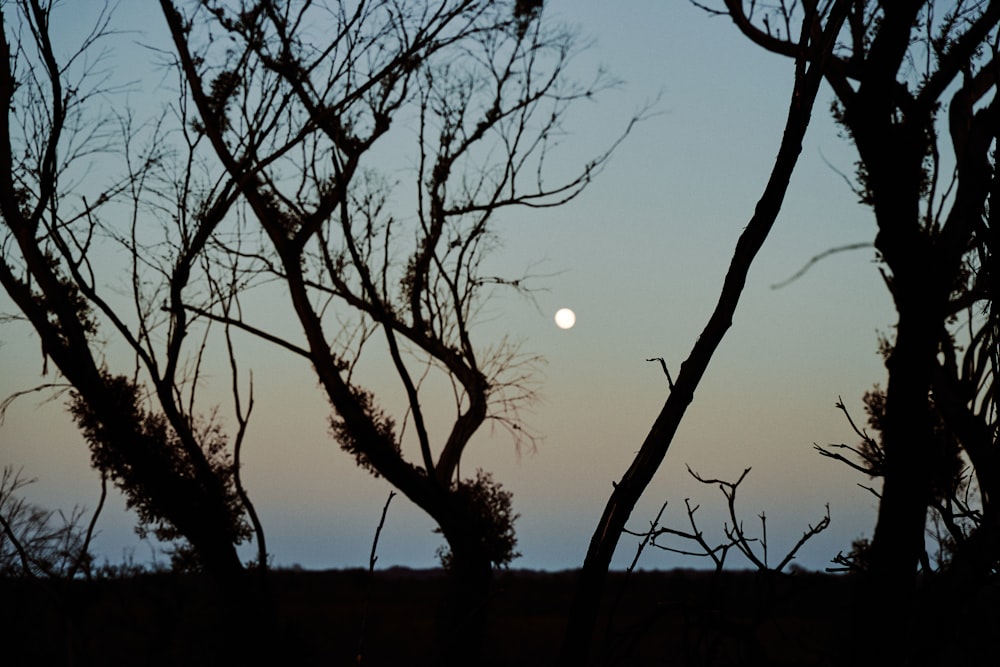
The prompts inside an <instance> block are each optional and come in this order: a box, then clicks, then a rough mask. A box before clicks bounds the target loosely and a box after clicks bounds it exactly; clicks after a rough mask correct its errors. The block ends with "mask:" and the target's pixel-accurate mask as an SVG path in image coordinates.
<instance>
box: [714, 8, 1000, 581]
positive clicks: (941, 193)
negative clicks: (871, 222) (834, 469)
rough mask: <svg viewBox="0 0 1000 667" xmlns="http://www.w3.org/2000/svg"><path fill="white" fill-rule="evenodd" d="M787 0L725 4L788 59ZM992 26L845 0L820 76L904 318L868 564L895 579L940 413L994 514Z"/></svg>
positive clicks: (917, 529)
mask: <svg viewBox="0 0 1000 667" xmlns="http://www.w3.org/2000/svg"><path fill="white" fill-rule="evenodd" d="M793 4H794V3H785V2H781V3H778V6H777V7H776V8H775V9H774V10H773V11H772V10H763V9H762V10H758V11H756V13H754V5H753V3H750V4H747V3H742V2H726V3H725V10H720V11H722V12H723V13H726V14H728V15H729V16H730V17H731V18H732V19H733V21H734V22H735V23H736V25H737V26H738V27H739V29H740V30H741V32H743V34H744V35H746V36H747V37H748V38H750V39H751V40H753V41H754V42H755V43H756V44H759V45H761V46H762V47H764V48H766V49H768V50H770V51H773V52H775V53H780V54H783V55H788V56H793V55H796V54H797V53H798V50H797V48H796V45H795V43H794V42H793V41H791V40H790V39H789V38H788V32H787V31H788V24H787V23H784V24H783V23H781V19H780V16H781V14H782V13H784V14H785V15H786V16H787V15H789V14H790V13H791V11H792V10H793ZM998 22H1000V5H998V3H996V2H962V3H954V4H953V3H935V2H911V3H898V4H894V5H891V6H885V5H883V4H882V3H875V2H858V3H854V5H853V6H852V7H851V13H850V17H849V19H848V22H847V26H848V30H847V32H846V35H845V39H844V43H843V44H842V45H841V47H840V48H839V49H838V52H837V53H836V55H835V58H834V61H833V65H832V66H831V67H830V68H829V70H828V72H827V74H826V78H827V81H828V82H829V84H830V86H831V88H832V89H833V91H834V93H835V95H836V99H837V102H836V104H835V106H834V114H835V117H836V119H837V121H838V122H839V123H840V124H841V125H842V126H843V127H844V129H845V130H846V131H847V134H848V137H849V138H850V140H851V141H852V143H853V144H854V145H855V147H856V148H857V150H858V163H857V174H856V191H857V194H858V196H859V199H860V200H861V202H862V203H864V204H865V205H867V206H869V207H871V209H872V211H873V212H874V214H875V221H876V223H877V226H878V233H877V235H876V237H875V247H876V249H877V250H878V251H879V256H880V259H881V261H882V262H883V265H884V267H885V268H884V275H885V280H886V284H887V286H888V288H889V291H890V293H891V295H892V298H893V301H894V303H895V307H896V311H897V314H898V321H897V324H896V328H895V336H894V338H893V339H892V340H891V341H890V342H889V343H888V345H887V346H886V352H887V354H886V368H887V370H888V384H887V386H886V389H885V397H884V411H883V413H882V414H881V415H880V417H879V426H880V430H881V434H882V439H883V447H884V450H885V462H884V486H883V489H882V500H881V503H880V508H879V519H878V525H877V526H876V530H875V535H874V537H873V540H872V546H871V548H872V552H871V559H872V561H871V565H872V569H873V571H874V572H875V573H877V574H879V575H880V576H882V577H886V578H893V579H897V580H898V581H899V582H900V583H901V584H904V585H908V582H909V583H912V580H913V579H912V578H913V575H914V573H915V572H916V565H917V562H918V561H919V559H920V556H921V554H922V553H923V551H924V526H925V523H926V513H927V507H928V505H929V504H930V503H931V502H932V499H933V498H934V496H935V491H936V487H937V485H938V478H939V471H940V470H941V469H942V468H947V467H948V465H947V459H948V458H949V456H951V455H952V453H951V452H950V447H949V445H948V442H947V441H948V439H947V438H941V437H940V428H939V427H938V423H939V420H940V419H943V420H944V421H945V422H946V423H947V428H948V429H949V431H950V433H951V435H952V436H954V437H955V438H957V440H958V441H959V442H960V444H961V447H962V449H963V451H964V452H965V454H966V455H967V456H968V457H969V459H970V460H971V461H972V464H973V466H974V467H975V470H976V475H977V478H978V480H979V483H980V484H981V485H982V492H983V499H984V502H985V505H984V508H983V511H984V513H985V514H988V515H989V516H990V517H991V519H990V520H989V521H986V522H985V523H984V529H985V528H986V527H987V526H990V525H995V519H993V518H992V517H993V516H994V515H995V512H996V511H995V509H994V508H993V507H992V504H991V502H990V498H991V497H992V498H995V497H996V496H995V484H996V482H995V481H994V480H995V479H996V460H995V457H996V453H995V450H996V413H995V403H994V402H993V380H992V377H993V375H992V374H993V372H994V371H995V369H996V314H995V311H994V309H993V303H992V301H993V295H994V293H995V270H994V269H993V268H992V264H993V261H994V260H993V248H994V247H995V239H996V233H997V232H996V225H995V218H994V216H995V211H994V209H995V207H994V206H991V205H990V204H991V197H992V196H993V194H994V193H995V192H996V191H997V178H996V171H995V162H994V157H995V154H994V151H995V142H996V138H997V131H998V130H997V128H998V127H1000V125H998V122H997V121H998V115H997V114H998V113H1000V106H998V104H1000V102H998V101H997V97H996V90H997V82H998V69H997V61H996V55H997V51H996V45H995V38H996V35H997V27H998ZM943 109H946V110H947V114H946V115H947V117H946V118H942V114H941V111H942V110H943ZM993 530H995V529H993V528H990V529H988V531H989V532H992V531H993Z"/></svg>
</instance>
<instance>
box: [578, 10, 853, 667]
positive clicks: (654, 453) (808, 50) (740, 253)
mask: <svg viewBox="0 0 1000 667" xmlns="http://www.w3.org/2000/svg"><path fill="white" fill-rule="evenodd" d="M849 4H850V3H849V2H846V1H844V2H834V3H828V4H827V5H824V8H823V10H822V11H821V10H820V8H819V7H817V6H815V4H814V3H807V8H806V10H805V16H804V17H803V18H802V20H801V27H800V29H799V30H798V31H797V32H796V35H797V38H796V41H795V42H794V45H795V55H796V66H795V85H794V88H793V91H792V99H791V101H790V105H789V110H788V115H787V117H786V121H785V130H784V135H783V137H782V140H781V146H780V147H779V149H778V155H777V157H776V158H775V161H774V167H773V168H772V171H771V175H770V177H769V179H768V182H767V185H766V186H765V189H764V193H763V194H762V195H761V198H760V199H759V200H758V203H757V207H756V209H755V212H754V215H753V217H752V218H751V219H750V222H749V223H748V224H747V226H746V228H745V229H744V231H743V234H742V235H741V236H740V238H739V241H738V242H737V245H736V250H735V251H734V253H733V257H732V260H731V261H730V265H729V270H728V272H727V273H726V278H725V281H724V283H723V287H722V291H721V293H720V295H719V300H718V302H717V303H716V306H715V309H714V311H713V312H712V315H711V316H710V318H709V321H708V323H707V324H706V325H705V327H704V329H703V330H702V332H701V335H700V336H699V338H698V340H697V342H696V343H695V344H694V346H693V347H692V349H691V352H690V354H689V355H688V358H687V359H686V360H685V361H684V362H683V363H682V364H681V367H680V370H679V371H678V373H677V377H676V378H675V379H671V378H670V375H669V373H667V377H668V382H669V384H670V393H669V395H668V396H667V399H666V402H665V403H664V405H663V408H662V409H661V410H660V413H659V415H658V416H657V418H656V420H655V421H654V422H653V425H652V427H651V429H650V431H649V434H648V435H647V436H646V438H645V440H644V441H643V443H642V446H641V448H640V449H639V452H638V454H637V455H636V456H635V458H634V459H633V460H632V463H631V465H630V466H629V468H628V470H627V471H626V472H625V474H624V475H623V476H622V477H621V479H620V480H619V481H618V482H617V483H616V484H615V485H614V491H613V492H612V493H611V496H610V498H609V499H608V502H607V504H606V505H605V509H604V513H603V515H602V516H601V518H600V520H599V521H598V524H597V528H596V530H595V531H594V534H593V537H592V538H591V541H590V546H589V548H588V550H587V556H586V559H585V561H584V564H583V568H582V570H581V573H580V579H579V583H578V585H577V590H576V595H575V598H574V604H573V609H572V611H571V614H570V621H569V627H568V630H567V632H566V637H565V641H564V645H563V651H562V657H561V660H562V664H564V665H582V664H587V660H588V655H589V652H590V645H591V642H592V638H593V632H594V625H595V623H596V620H597V613H598V607H599V605H600V601H601V594H602V591H603V589H604V583H605V580H606V578H607V572H608V567H609V565H610V563H611V558H612V556H613V555H614V551H615V548H616V547H617V545H618V540H619V539H620V537H621V534H622V532H623V530H624V529H625V525H626V522H627V521H628V518H629V515H630V514H631V512H632V510H633V509H634V508H635V505H636V503H637V502H638V501H639V498H640V496H641V495H642V493H643V491H644V490H645V489H646V487H647V486H648V485H649V482H650V481H651V480H652V478H653V475H654V474H655V472H656V470H657V469H658V468H659V466H660V464H661V463H662V461H663V458H664V457H665V456H666V454H667V450H668V449H669V448H670V444H671V442H672V441H673V437H674V434H675V433H676V432H677V427H678V426H679V425H680V422H681V420H682V419H683V418H684V413H685V412H686V410H687V407H688V406H689V405H690V404H691V401H693V400H694V391H695V389H696V388H697V386H698V384H699V383H700V382H701V378H702V376H703V375H704V373H705V371H706V369H707V368H708V364H709V362H710V361H711V359H712V355H713V354H714V353H715V350H716V348H717V347H718V345H719V343H720V342H721V341H722V338H723V337H724V336H725V334H726V332H727V331H728V330H729V327H730V325H731V324H732V317H733V313H734V312H735V311H736V307H737V305H738V304H739V299H740V295H741V293H742V291H743V287H744V285H745V283H746V277H747V273H748V271H749V269H750V265H751V264H752V262H753V260H754V258H755V257H756V255H757V252H758V251H759V250H760V248H761V246H762V245H763V243H764V241H765V239H766V238H767V235H768V233H769V232H770V230H771V227H772V225H773V224H774V221H775V218H777V215H778V212H779V211H780V209H781V204H782V201H783V200H784V196H785V192H786V191H787V189H788V183H789V180H790V178H791V175H792V172H793V170H794V168H795V164H796V162H797V160H798V156H799V153H800V152H801V149H802V139H803V137H804V136H805V132H806V129H807V127H808V125H809V121H810V118H811V116H812V109H813V103H814V102H815V100H816V95H817V92H818V90H819V86H820V83H821V82H822V80H823V76H824V74H825V68H826V67H827V66H828V64H829V63H830V61H831V60H830V59H831V54H832V51H833V48H834V46H835V44H836V40H837V38H838V36H839V34H840V26H841V24H842V23H843V21H844V20H845V19H846V16H847V9H848V7H847V6H848V5H849ZM824 23H825V25H824ZM664 369H665V370H666V363H664Z"/></svg>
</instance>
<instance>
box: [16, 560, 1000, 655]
mask: <svg viewBox="0 0 1000 667" xmlns="http://www.w3.org/2000/svg"><path fill="white" fill-rule="evenodd" d="M574 574H575V573H572V572H565V573H554V574H553V573H537V572H528V571H509V572H501V573H499V574H498V577H497V581H496V585H495V593H494V596H493V601H492V607H491V630H490V634H489V636H488V637H487V640H486V650H485V653H486V657H487V660H486V661H479V662H476V663H470V664H490V665H551V664H554V661H555V657H556V655H557V654H558V650H559V644H560V641H561V639H562V634H563V630H564V626H565V618H566V611H567V609H568V608H569V605H570V602H571V596H572V590H573V582H574ZM270 578H271V590H272V591H273V601H274V604H273V610H274V611H273V615H272V616H271V617H269V618H268V619H267V620H266V622H263V623H260V624H259V625H258V626H257V627H251V626H252V623H248V622H246V620H245V619H243V620H240V619H239V616H240V613H241V610H240V609H239V608H236V609H234V608H233V606H231V605H230V606H225V605H223V604H221V599H220V597H219V596H218V595H217V594H216V593H214V591H213V589H212V588H211V586H210V585H209V584H208V583H207V582H206V581H204V580H202V579H200V578H198V577H193V576H176V575H167V574H151V575H146V576H140V577H136V578H132V579H126V580H110V581H95V582H85V581H73V582H39V581H31V580H6V581H3V580H0V601H2V604H0V608H2V612H0V614H2V615H0V636H2V637H3V638H4V639H3V643H2V647H3V648H2V653H0V665H5V666H7V667H13V666H14V665H208V664H212V665H225V664H233V663H234V662H237V661H239V660H245V659H246V658H248V657H249V658H252V657H254V656H255V655H256V656H257V657H260V655H259V654H258V647H259V646H262V645H263V644H262V642H266V641H268V642H273V645H274V646H275V647H276V649H275V651H276V654H277V656H278V657H279V658H280V660H279V661H278V662H277V663H276V664H288V665H319V664H322V665H357V664H362V665H424V664H433V656H434V654H435V640H436V638H437V635H436V632H437V631H436V625H435V619H436V617H437V615H438V610H439V606H440V599H441V595H442V589H443V586H442V583H443V579H442V576H441V574H440V573H439V572H437V571H412V570H405V569H398V570H397V569H393V570H387V571H383V572H378V573H376V575H375V577H374V578H371V577H370V576H369V574H368V572H366V571H361V570H357V571H353V570H352V571H329V572H292V571H277V572H273V573H271V575H270ZM859 600H860V598H859V596H858V595H857V593H856V582H855V581H854V580H853V579H851V578H848V577H846V576H836V575H819V574H807V573H798V574H796V575H793V576H790V577H788V576H785V577H781V578H774V577H768V578H763V577H762V576H761V575H758V574H756V573H726V574H724V575H723V576H721V577H715V576H713V575H712V574H711V573H705V572H692V571H672V572H636V573H633V574H632V575H631V576H630V577H628V578H626V576H625V575H624V574H614V575H613V576H612V579H611V582H610V585H609V587H608V596H607V605H606V608H605V614H604V616H603V617H602V619H601V623H600V626H599V631H598V633H597V638H598V643H597V646H596V651H595V656H596V662H595V664H601V665H605V664H606V665H664V664H670V665H735V664H747V665H756V664H774V665H852V664H856V663H857V662H858V657H859V656H860V655H863V654H864V652H865V650H866V649H865V646H866V645H867V643H868V642H869V641H870V640H872V639H873V638H875V637H877V636H878V635H879V633H880V630H879V629H878V628H870V627H869V628H863V627H862V628H860V630H861V631H859V624H858V622H857V620H856V619H857V614H856V613H855V611H856V610H857V608H858V605H859ZM861 604H863V603H861ZM926 604H927V606H928V608H933V607H938V608H937V609H936V610H935V611H933V612H932V613H930V614H927V615H920V618H922V619H923V620H920V618H918V621H917V623H916V625H915V626H914V627H913V628H912V634H911V635H910V636H911V637H912V642H913V643H912V644H911V645H910V646H909V648H915V647H918V646H919V649H918V650H916V651H915V652H916V654H917V655H918V656H919V658H920V659H919V660H917V662H919V663H921V664H940V665H947V664H960V663H964V664H965V665H976V664H998V663H994V662H992V661H990V660H985V659H984V656H985V655H988V654H992V655H993V656H996V655H997V653H996V652H994V650H993V646H994V645H995V644H996V640H995V633H996V632H997V628H1000V610H998V605H997V595H996V593H995V592H993V593H991V594H988V595H984V594H983V593H982V592H980V593H979V594H977V595H975V596H970V597H969V599H963V601H962V602H961V603H960V604H957V605H956V604H954V603H951V604H950V606H951V608H950V609H942V608H940V606H939V605H940V603H939V602H935V603H930V602H926ZM238 606H239V605H237V607H238ZM612 607H613V611H612ZM609 612H610V614H609ZM925 623H926V627H924V626H923V624H925ZM932 629H933V632H931V631H930V630H932ZM866 634H868V636H865V635H866ZM233 646H237V647H238V650H240V651H243V652H244V655H243V656H242V657H241V658H240V659H237V658H235V657H234V656H233V654H232V653H231V650H232V647H233ZM956 651H957V652H956Z"/></svg>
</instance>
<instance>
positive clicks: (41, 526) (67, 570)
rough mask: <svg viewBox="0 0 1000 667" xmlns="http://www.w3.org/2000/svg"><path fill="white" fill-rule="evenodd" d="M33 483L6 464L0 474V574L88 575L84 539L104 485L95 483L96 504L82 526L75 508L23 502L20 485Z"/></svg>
mask: <svg viewBox="0 0 1000 667" xmlns="http://www.w3.org/2000/svg"><path fill="white" fill-rule="evenodd" d="M35 481H36V480H35V479H26V478H24V477H23V476H22V475H21V471H20V470H14V468H13V467H11V466H4V468H3V471H2V472H0V575H4V576H12V575H13V576H16V575H18V574H21V575H23V576H28V577H35V576H45V577H50V578H68V579H72V578H73V577H75V576H76V575H77V574H78V573H82V574H83V575H84V576H86V577H87V578H90V576H91V574H92V570H93V555H92V554H91V553H90V543H91V540H92V539H93V536H94V528H95V525H96V523H97V518H98V516H99V515H100V513H101V509H102V508H103V506H104V499H105V497H106V495H107V485H106V484H105V483H102V484H101V499H100V502H99V503H98V505H97V507H96V509H95V510H94V513H93V515H92V516H91V519H90V521H89V522H87V524H86V526H85V525H84V523H83V521H84V515H85V511H84V510H83V508H81V507H74V508H73V509H72V510H70V512H69V513H68V514H67V513H64V512H63V511H62V510H49V509H45V508H43V507H41V506H39V505H35V504H33V503H29V502H28V501H27V499H26V498H25V497H24V495H23V489H24V488H25V487H27V486H29V485H31V484H33V483H35Z"/></svg>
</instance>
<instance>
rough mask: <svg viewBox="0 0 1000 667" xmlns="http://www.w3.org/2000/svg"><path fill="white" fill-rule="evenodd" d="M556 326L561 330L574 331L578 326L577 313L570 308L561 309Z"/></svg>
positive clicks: (557, 314) (557, 312)
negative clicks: (574, 326)
mask: <svg viewBox="0 0 1000 667" xmlns="http://www.w3.org/2000/svg"><path fill="white" fill-rule="evenodd" d="M555 319H556V326H557V327H559V328H560V329H572V328H573V325H574V324H576V313H574V312H573V311H572V310H570V309H569V308H560V309H559V310H558V311H556V318H555Z"/></svg>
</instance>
